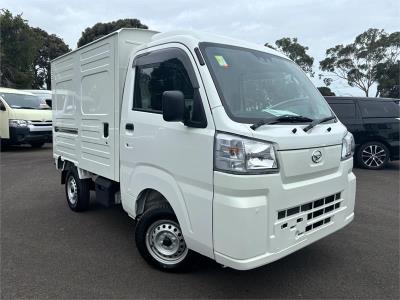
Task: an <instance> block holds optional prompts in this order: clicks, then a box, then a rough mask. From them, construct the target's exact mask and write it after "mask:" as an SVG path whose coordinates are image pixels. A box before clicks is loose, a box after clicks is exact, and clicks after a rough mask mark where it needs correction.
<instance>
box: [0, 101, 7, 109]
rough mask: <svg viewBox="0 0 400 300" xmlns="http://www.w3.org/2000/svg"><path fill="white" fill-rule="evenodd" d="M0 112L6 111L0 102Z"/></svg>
mask: <svg viewBox="0 0 400 300" xmlns="http://www.w3.org/2000/svg"><path fill="white" fill-rule="evenodd" d="M0 111H6V106H5V105H4V103H3V102H1V101H0Z"/></svg>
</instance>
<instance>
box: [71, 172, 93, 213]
mask: <svg viewBox="0 0 400 300" xmlns="http://www.w3.org/2000/svg"><path fill="white" fill-rule="evenodd" d="M65 196H66V198H67V203H68V206H69V208H70V209H72V210H73V211H76V212H79V211H85V210H87V209H88V208H89V202H90V179H79V176H78V172H77V170H76V169H75V168H73V169H72V170H69V171H68V172H67V175H66V177H65Z"/></svg>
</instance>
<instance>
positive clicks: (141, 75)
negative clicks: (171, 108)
mask: <svg viewBox="0 0 400 300" xmlns="http://www.w3.org/2000/svg"><path fill="white" fill-rule="evenodd" d="M160 52H162V53H161V55H160V53H159V52H156V53H155V54H156V55H154V56H153V59H152V57H151V54H150V55H148V56H145V57H144V59H142V60H141V59H139V60H138V61H137V62H136V74H135V87H134V99H133V110H140V111H146V112H151V113H162V94H163V93H164V92H165V91H172V90H179V91H181V92H182V93H183V95H184V97H185V108H186V119H187V120H188V122H187V124H189V126H190V125H192V126H193V127H206V124H207V123H206V117H205V113H204V108H203V105H202V102H201V98H200V94H199V92H198V83H197V80H195V76H194V72H193V70H192V69H191V65H188V62H189V63H190V61H189V59H188V58H187V57H186V59H187V60H186V61H185V55H186V54H185V53H184V52H183V51H182V50H180V49H177V48H175V49H168V50H160ZM174 52H175V53H174ZM182 52H183V53H182ZM141 62H143V64H140V63H141Z"/></svg>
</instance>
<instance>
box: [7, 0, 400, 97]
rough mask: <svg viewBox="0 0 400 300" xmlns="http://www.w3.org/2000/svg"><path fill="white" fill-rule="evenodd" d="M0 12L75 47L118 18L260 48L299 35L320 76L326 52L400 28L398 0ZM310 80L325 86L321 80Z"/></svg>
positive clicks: (156, 2)
mask: <svg viewBox="0 0 400 300" xmlns="http://www.w3.org/2000/svg"><path fill="white" fill-rule="evenodd" d="M0 8H6V9H9V10H10V11H11V12H12V13H13V14H19V13H22V14H23V17H24V18H25V19H26V20H27V21H28V23H29V25H30V26H33V27H40V28H42V29H44V30H46V31H47V32H49V33H54V34H56V35H58V36H59V37H61V38H62V39H63V40H64V41H65V42H66V43H67V44H68V45H69V46H70V48H72V49H74V48H76V43H77V41H78V39H79V37H80V36H81V33H82V31H83V30H84V29H85V28H87V27H91V26H93V25H94V24H95V23H97V22H109V21H114V20H117V19H120V18H137V19H139V20H140V21H141V22H142V23H143V24H146V25H147V26H149V28H150V29H153V30H157V31H161V32H165V31H170V30H176V29H192V30H198V31H206V32H211V33H217V34H221V35H225V36H229V37H233V38H238V39H242V40H246V41H250V42H255V43H258V44H262V45H264V44H265V43H266V42H269V43H272V44H273V43H274V42H275V41H276V40H277V39H280V38H282V37H297V38H298V40H299V42H300V43H301V44H302V45H305V46H308V47H309V51H308V54H309V55H311V56H312V57H314V71H316V74H319V73H321V71H320V70H319V69H318V66H319V61H320V60H322V59H323V58H324V57H325V50H326V49H328V48H330V47H333V46H335V45H337V44H348V43H351V42H352V41H353V40H354V38H355V37H356V36H357V35H358V34H360V33H362V32H364V31H365V30H367V29H368V28H371V27H372V28H379V29H384V30H385V31H387V32H389V33H390V32H393V31H399V30H400V1H399V0H374V1H373V0H347V1H346V0H322V1H316V0H297V1H295V0H264V1H262V0H248V1H234V0H220V1H218V0H201V1H197V0H191V1H184V0H145V1H143V0H96V1H90V0H87V1H85V0H68V1H61V0H24V1H22V0H2V1H1V3H0ZM312 80H313V82H314V84H315V85H316V86H322V85H323V83H322V81H320V80H319V79H318V76H316V77H314V78H313V79H312ZM331 89H332V90H333V91H334V92H335V93H336V94H337V95H353V96H358V95H363V92H362V91H360V90H358V89H356V88H351V87H348V85H347V83H346V82H345V81H341V80H338V81H335V82H334V83H333V84H332V85H331ZM374 89H375V88H374ZM374 89H373V90H372V93H373V94H374V93H375V91H374Z"/></svg>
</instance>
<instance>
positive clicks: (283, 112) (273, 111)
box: [263, 108, 298, 117]
mask: <svg viewBox="0 0 400 300" xmlns="http://www.w3.org/2000/svg"><path fill="white" fill-rule="evenodd" d="M263 111H265V112H267V113H270V114H271V115H274V116H275V117H280V116H285V115H286V116H287V115H289V116H298V114H295V113H294V112H291V111H288V110H281V109H272V108H266V109H263Z"/></svg>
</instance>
